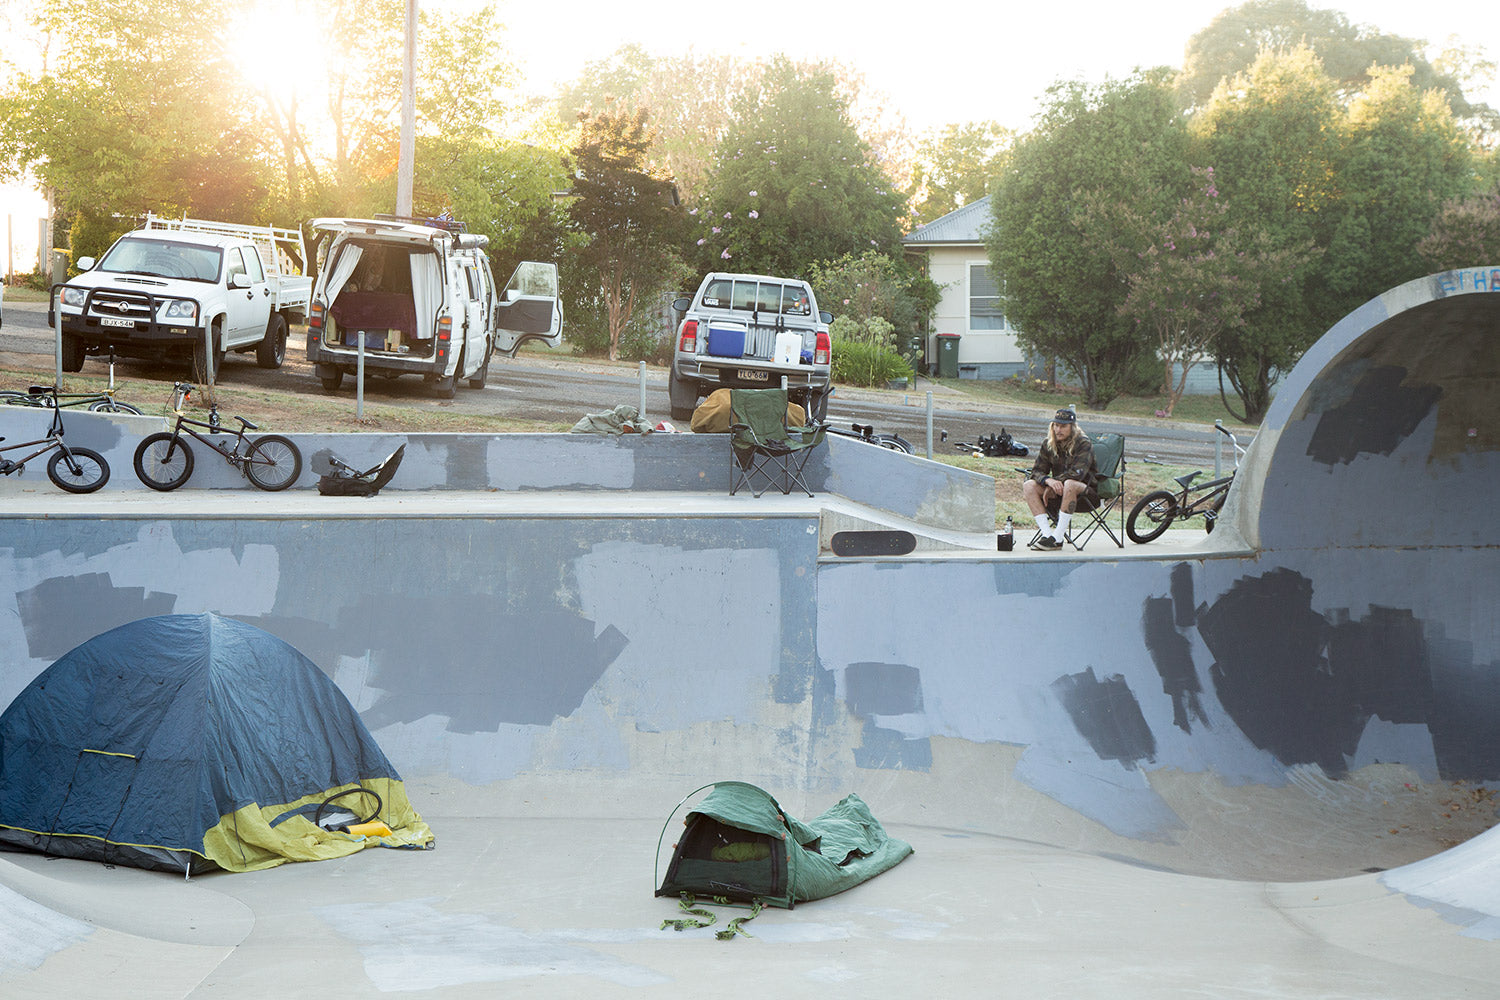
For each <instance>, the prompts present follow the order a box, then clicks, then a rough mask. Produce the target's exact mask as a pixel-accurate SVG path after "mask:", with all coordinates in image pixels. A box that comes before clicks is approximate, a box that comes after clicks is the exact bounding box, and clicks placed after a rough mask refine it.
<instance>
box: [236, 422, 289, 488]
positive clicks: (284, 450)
mask: <svg viewBox="0 0 1500 1000" xmlns="http://www.w3.org/2000/svg"><path fill="white" fill-rule="evenodd" d="M245 475H247V476H249V477H250V482H252V483H254V484H255V485H256V486H257V487H259V488H260V489H263V490H266V491H267V492H270V493H275V492H276V491H277V490H284V489H286V488H287V487H288V486H290V485H292V484H293V483H295V482H296V481H297V477H298V476H300V475H302V452H300V451H298V450H297V446H296V445H295V444H293V443H292V441H291V439H290V438H284V437H282V436H281V435H280V434H267V435H266V436H265V437H260V438H256V439H255V442H254V443H253V444H251V445H250V450H249V451H248V452H246V453H245Z"/></svg>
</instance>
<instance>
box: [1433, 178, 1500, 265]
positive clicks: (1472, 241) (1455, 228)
mask: <svg viewBox="0 0 1500 1000" xmlns="http://www.w3.org/2000/svg"><path fill="white" fill-rule="evenodd" d="M1417 253H1418V254H1419V255H1420V256H1421V258H1422V260H1423V262H1424V263H1425V264H1426V267H1427V270H1428V271H1450V270H1453V269H1454V268H1459V267H1474V266H1476V265H1486V264H1497V263H1500V187H1497V188H1494V189H1492V190H1490V191H1488V192H1486V193H1484V194H1479V195H1474V196H1472V197H1469V198H1455V199H1452V200H1451V201H1449V202H1447V203H1446V204H1445V205H1443V207H1442V210H1441V211H1439V212H1438V216H1437V218H1436V219H1435V220H1433V223H1432V229H1431V231H1430V232H1429V233H1428V234H1427V235H1426V236H1424V237H1423V238H1422V241H1421V242H1420V243H1418V244H1417Z"/></svg>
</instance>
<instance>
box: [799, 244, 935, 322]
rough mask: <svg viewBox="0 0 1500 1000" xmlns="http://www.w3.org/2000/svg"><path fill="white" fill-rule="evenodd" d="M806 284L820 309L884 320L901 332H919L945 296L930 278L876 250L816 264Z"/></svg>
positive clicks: (865, 318) (862, 320) (861, 318)
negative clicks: (925, 318)
mask: <svg viewBox="0 0 1500 1000" xmlns="http://www.w3.org/2000/svg"><path fill="white" fill-rule="evenodd" d="M808 282H809V283H810V284H811V285H812V287H813V294H814V295H816V296H817V298H818V306H819V308H822V309H826V310H828V311H829V312H832V313H836V314H837V315H839V316H848V317H849V318H851V319H852V320H854V321H855V322H856V323H865V322H866V321H868V320H870V319H880V320H881V321H883V322H884V323H885V324H886V325H887V326H888V327H889V328H890V329H891V330H894V331H896V332H898V333H902V334H908V333H914V332H916V331H917V330H919V329H920V324H921V322H922V320H923V318H924V317H925V316H926V315H927V313H928V312H929V311H930V310H932V309H934V308H936V306H937V304H938V300H939V297H940V296H941V294H942V290H941V289H940V288H939V287H938V285H937V283H936V282H934V281H933V280H932V279H931V278H929V277H927V276H926V275H925V274H922V273H920V272H918V271H917V270H916V269H915V268H913V267H912V266H911V265H909V264H907V263H905V262H904V261H898V260H895V259H893V258H891V257H887V256H886V255H885V254H882V253H880V252H879V251H876V250H866V251H865V252H864V253H862V254H859V255H857V256H856V255H855V254H844V255H843V256H842V257H840V258H838V259H837V260H830V261H817V262H814V263H813V264H812V267H811V274H810V276H809V278H808Z"/></svg>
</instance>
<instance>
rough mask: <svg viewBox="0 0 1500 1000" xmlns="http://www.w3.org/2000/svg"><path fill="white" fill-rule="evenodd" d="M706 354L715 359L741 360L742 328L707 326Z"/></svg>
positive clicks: (743, 337) (743, 346)
mask: <svg viewBox="0 0 1500 1000" xmlns="http://www.w3.org/2000/svg"><path fill="white" fill-rule="evenodd" d="M708 353H709V354H712V355H713V356H714V357H716V358H743V357H744V356H745V328H744V327H743V326H712V325H711V326H709V328H708Z"/></svg>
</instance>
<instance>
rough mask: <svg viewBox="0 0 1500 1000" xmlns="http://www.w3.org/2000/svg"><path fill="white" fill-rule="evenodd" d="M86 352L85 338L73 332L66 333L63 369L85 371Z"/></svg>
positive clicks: (64, 335)
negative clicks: (84, 346) (84, 359)
mask: <svg viewBox="0 0 1500 1000" xmlns="http://www.w3.org/2000/svg"><path fill="white" fill-rule="evenodd" d="M85 353H86V352H85V351H84V348H83V338H82V337H80V336H78V335H77V334H73V333H65V334H63V338H62V370H63V371H65V372H81V371H83V358H84V354H85Z"/></svg>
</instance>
